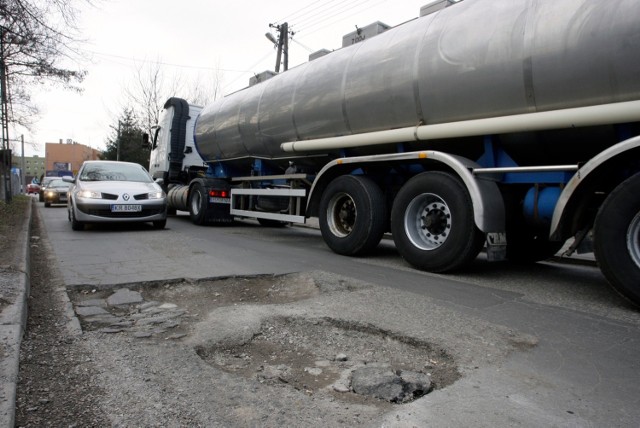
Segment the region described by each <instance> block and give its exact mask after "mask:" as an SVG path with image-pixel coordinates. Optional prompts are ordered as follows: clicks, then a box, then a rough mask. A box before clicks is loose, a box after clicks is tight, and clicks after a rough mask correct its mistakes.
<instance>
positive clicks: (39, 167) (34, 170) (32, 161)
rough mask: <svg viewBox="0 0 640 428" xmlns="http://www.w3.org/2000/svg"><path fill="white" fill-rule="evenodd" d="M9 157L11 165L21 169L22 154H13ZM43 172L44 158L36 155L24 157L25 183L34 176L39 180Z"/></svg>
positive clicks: (29, 181)
mask: <svg viewBox="0 0 640 428" xmlns="http://www.w3.org/2000/svg"><path fill="white" fill-rule="evenodd" d="M11 158H12V159H11V166H12V167H13V168H19V169H20V170H22V156H16V155H15V154H13V156H11ZM44 172H45V162H44V158H41V157H40V156H37V155H36V156H25V157H24V179H25V182H26V183H31V180H32V179H34V178H37V179H38V180H40V178H41V177H42V176H44Z"/></svg>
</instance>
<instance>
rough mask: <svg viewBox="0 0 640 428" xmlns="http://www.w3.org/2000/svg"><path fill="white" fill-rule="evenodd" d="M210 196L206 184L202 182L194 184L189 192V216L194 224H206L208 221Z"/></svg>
mask: <svg viewBox="0 0 640 428" xmlns="http://www.w3.org/2000/svg"><path fill="white" fill-rule="evenodd" d="M208 205H209V198H208V195H207V191H206V189H205V188H204V186H203V185H202V184H200V183H196V184H194V185H193V188H192V189H191V192H189V216H190V217H191V221H192V222H193V224H197V225H200V226H202V225H204V224H206V222H207V207H208Z"/></svg>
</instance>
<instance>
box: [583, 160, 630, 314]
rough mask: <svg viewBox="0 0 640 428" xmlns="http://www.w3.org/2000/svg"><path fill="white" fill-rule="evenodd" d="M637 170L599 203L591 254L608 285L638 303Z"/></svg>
mask: <svg viewBox="0 0 640 428" xmlns="http://www.w3.org/2000/svg"><path fill="white" fill-rule="evenodd" d="M638 195H640V173H639V174H636V175H634V176H632V177H631V178H629V179H627V180H626V181H624V182H622V183H621V184H620V185H618V187H616V188H615V189H614V190H613V192H611V193H610V194H609V196H607V198H606V199H605V201H604V203H603V204H602V205H601V206H600V209H599V210H598V214H597V215H596V221H595V224H594V229H593V239H594V248H593V249H594V253H595V256H596V260H597V261H598V265H599V266H600V270H601V271H602V273H603V274H604V276H605V277H606V278H607V279H608V280H609V283H610V284H611V286H612V287H613V288H614V289H615V290H616V291H617V292H618V293H620V294H622V295H623V296H624V297H626V298H627V299H629V300H631V302H632V303H633V304H634V305H636V306H640V198H638Z"/></svg>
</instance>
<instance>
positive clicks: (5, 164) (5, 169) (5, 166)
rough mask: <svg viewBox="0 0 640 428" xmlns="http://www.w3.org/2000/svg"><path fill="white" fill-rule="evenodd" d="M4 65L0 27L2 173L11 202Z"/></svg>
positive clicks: (0, 162)
mask: <svg viewBox="0 0 640 428" xmlns="http://www.w3.org/2000/svg"><path fill="white" fill-rule="evenodd" d="M5 67H6V65H5V63H4V27H2V26H0V92H2V93H1V94H0V104H1V105H2V108H1V115H2V117H0V122H2V123H1V127H2V159H0V172H1V173H2V180H1V181H2V183H3V184H4V199H5V201H6V202H7V203H9V202H11V154H10V150H9V117H8V116H7V114H8V109H7V75H6V73H5V72H6V68H5Z"/></svg>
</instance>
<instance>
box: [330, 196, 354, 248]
mask: <svg viewBox="0 0 640 428" xmlns="http://www.w3.org/2000/svg"><path fill="white" fill-rule="evenodd" d="M357 216H358V213H357V210H356V204H355V202H354V201H353V198H352V197H351V196H349V195H348V194H347V193H344V192H342V193H337V194H335V195H334V196H333V197H332V198H331V200H330V201H329V205H328V206H327V224H328V226H329V229H330V230H331V233H333V234H334V235H335V236H339V237H345V236H347V235H349V234H350V233H351V232H352V231H353V227H354V226H355V224H356V217H357Z"/></svg>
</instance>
